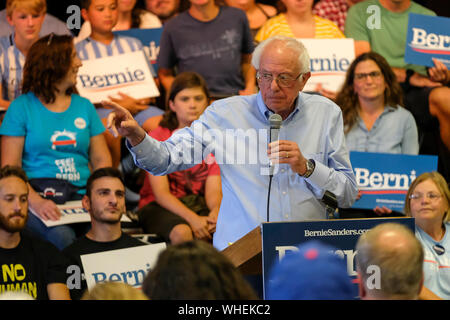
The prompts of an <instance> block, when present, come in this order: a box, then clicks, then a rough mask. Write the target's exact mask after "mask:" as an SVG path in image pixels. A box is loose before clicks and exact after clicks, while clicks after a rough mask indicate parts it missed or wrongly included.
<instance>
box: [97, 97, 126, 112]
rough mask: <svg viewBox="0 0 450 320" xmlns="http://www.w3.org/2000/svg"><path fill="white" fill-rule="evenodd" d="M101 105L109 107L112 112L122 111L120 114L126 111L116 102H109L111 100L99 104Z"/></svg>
mask: <svg viewBox="0 0 450 320" xmlns="http://www.w3.org/2000/svg"><path fill="white" fill-rule="evenodd" d="M101 104H102V105H104V106H106V107H111V108H112V109H114V111H122V112H124V111H125V110H126V109H125V108H124V107H122V106H121V105H120V104H118V103H117V102H114V101H111V100H103V101H102V102H101Z"/></svg>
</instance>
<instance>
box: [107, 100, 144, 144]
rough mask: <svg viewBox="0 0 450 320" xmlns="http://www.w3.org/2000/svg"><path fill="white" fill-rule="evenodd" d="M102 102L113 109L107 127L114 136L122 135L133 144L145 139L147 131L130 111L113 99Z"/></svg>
mask: <svg viewBox="0 0 450 320" xmlns="http://www.w3.org/2000/svg"><path fill="white" fill-rule="evenodd" d="M102 104H103V105H104V106H105V107H110V108H112V109H113V112H111V113H110V114H109V115H108V121H107V128H108V129H109V131H110V132H111V134H112V135H113V136H115V137H117V136H118V135H121V136H123V137H125V138H127V139H128V141H129V142H130V144H131V145H132V146H135V145H137V144H139V143H140V142H141V141H142V140H144V138H145V135H146V132H145V130H144V129H142V127H141V126H140V125H139V124H138V123H137V121H136V120H134V118H133V116H132V115H131V113H130V111H128V110H127V109H125V108H124V107H122V106H120V105H119V104H117V103H115V102H112V101H102Z"/></svg>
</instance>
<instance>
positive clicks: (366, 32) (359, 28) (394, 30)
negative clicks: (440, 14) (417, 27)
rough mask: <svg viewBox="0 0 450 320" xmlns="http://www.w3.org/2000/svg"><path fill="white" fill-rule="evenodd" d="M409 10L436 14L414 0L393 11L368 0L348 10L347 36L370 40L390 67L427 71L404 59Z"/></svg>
mask: <svg viewBox="0 0 450 320" xmlns="http://www.w3.org/2000/svg"><path fill="white" fill-rule="evenodd" d="M409 13H417V14H423V15H430V16H435V15H436V14H435V13H434V12H433V11H431V10H429V9H427V8H425V7H423V6H421V5H419V4H417V3H415V2H413V1H411V5H410V6H409V8H408V9H407V10H405V11H403V12H401V13H394V12H391V11H389V10H387V9H386V8H384V7H383V6H382V5H381V4H380V2H379V1H378V0H366V1H363V2H360V3H357V4H355V5H354V6H352V7H351V8H350V10H349V11H348V14H347V18H346V20H345V36H346V37H347V38H353V39H355V40H359V41H368V42H369V43H370V47H371V49H372V51H375V52H377V53H379V54H381V55H382V56H383V57H384V58H385V59H386V60H387V61H388V63H389V65H390V66H391V67H396V68H403V69H412V70H414V71H416V72H417V73H420V74H422V75H426V74H427V73H426V68H425V67H424V66H419V65H413V64H407V63H406V62H405V59H404V58H405V46H406V34H407V31H408V14H409Z"/></svg>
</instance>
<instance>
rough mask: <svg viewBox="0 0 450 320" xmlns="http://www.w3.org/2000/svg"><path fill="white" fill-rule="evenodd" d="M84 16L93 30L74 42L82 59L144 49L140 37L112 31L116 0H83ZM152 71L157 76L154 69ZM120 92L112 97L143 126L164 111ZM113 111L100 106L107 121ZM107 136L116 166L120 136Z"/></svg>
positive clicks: (108, 134)
mask: <svg viewBox="0 0 450 320" xmlns="http://www.w3.org/2000/svg"><path fill="white" fill-rule="evenodd" d="M81 15H82V17H83V19H84V20H85V21H89V22H90V24H91V30H92V31H91V35H90V36H89V37H88V38H86V39H84V40H82V41H80V42H78V43H77V44H76V45H75V48H76V50H77V53H78V55H79V57H80V59H81V60H90V59H99V58H104V57H109V56H114V55H118V54H124V53H130V52H135V51H138V50H142V48H143V46H142V43H141V41H139V40H138V39H136V38H132V37H124V36H119V35H116V34H114V33H113V31H112V29H113V27H114V25H115V24H116V23H117V18H118V11H117V0H82V1H81ZM150 68H151V67H150ZM151 71H152V73H153V74H154V75H155V73H154V71H153V70H151ZM118 95H119V96H120V98H114V97H110V99H111V100H112V101H114V102H116V103H119V104H120V105H121V106H123V107H125V108H127V109H128V110H129V111H130V112H131V114H133V116H135V118H136V120H137V121H138V122H139V123H140V124H141V125H142V123H143V122H144V121H145V120H146V119H148V118H150V117H153V116H157V115H160V114H162V113H163V111H162V110H160V109H158V108H156V107H149V106H148V101H144V100H145V99H144V100H138V99H134V98H133V97H130V96H129V95H126V94H124V93H121V92H120V91H119V92H118ZM110 111H111V110H110V109H104V108H102V107H99V108H97V112H98V113H99V116H100V118H101V119H102V121H103V122H104V123H106V117H107V115H108V114H109V112H110ZM105 137H106V142H107V143H108V147H109V149H110V151H111V156H112V160H113V167H117V166H118V164H119V161H120V138H119V139H117V138H114V137H113V136H112V135H111V134H110V133H109V132H106V133H105Z"/></svg>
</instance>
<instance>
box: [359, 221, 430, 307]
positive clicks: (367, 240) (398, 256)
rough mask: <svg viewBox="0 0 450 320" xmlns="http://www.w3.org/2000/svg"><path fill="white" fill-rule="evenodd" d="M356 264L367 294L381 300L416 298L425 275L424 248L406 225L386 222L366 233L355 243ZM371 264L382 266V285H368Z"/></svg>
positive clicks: (380, 267)
mask: <svg viewBox="0 0 450 320" xmlns="http://www.w3.org/2000/svg"><path fill="white" fill-rule="evenodd" d="M356 250H357V251H358V254H357V255H356V264H357V267H358V273H359V274H360V277H361V286H364V289H365V291H366V292H367V294H368V296H370V297H372V298H382V299H394V298H400V299H415V298H417V295H418V294H419V291H420V288H421V284H422V278H423V271H422V265H423V249H422V245H421V244H420V242H419V241H418V240H417V239H416V237H415V236H414V234H413V233H412V232H411V230H409V229H408V228H407V227H405V226H403V225H401V224H396V223H383V224H380V225H378V226H376V227H375V228H373V229H371V230H369V231H368V232H366V233H365V234H363V235H362V236H361V237H360V238H359V240H358V243H357V245H356ZM371 266H376V267H378V268H379V270H380V272H381V274H380V276H381V279H380V287H379V288H371V287H369V286H368V285H367V279H368V278H369V276H370V274H368V273H367V270H370V267H371Z"/></svg>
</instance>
